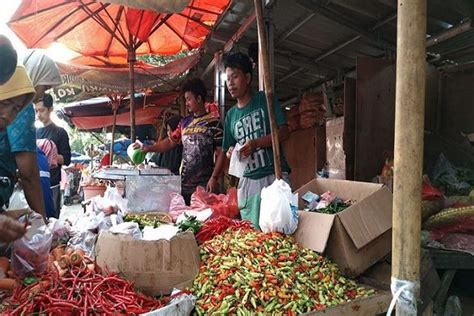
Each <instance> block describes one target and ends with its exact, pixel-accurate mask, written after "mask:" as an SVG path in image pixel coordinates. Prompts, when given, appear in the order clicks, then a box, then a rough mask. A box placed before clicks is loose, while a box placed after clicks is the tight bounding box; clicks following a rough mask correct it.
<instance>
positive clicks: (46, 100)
mask: <svg viewBox="0 0 474 316" xmlns="http://www.w3.org/2000/svg"><path fill="white" fill-rule="evenodd" d="M39 102H43V106H44V107H47V108H48V109H49V108H52V107H53V97H52V96H51V95H50V94H48V93H45V94H44V96H43V97H42V98H41V99H39Z"/></svg>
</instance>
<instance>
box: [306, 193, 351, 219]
mask: <svg viewBox="0 0 474 316" xmlns="http://www.w3.org/2000/svg"><path fill="white" fill-rule="evenodd" d="M302 199H303V200H304V201H306V203H307V204H306V207H305V208H306V209H307V210H308V211H310V212H318V213H323V214H337V213H339V212H342V211H344V210H345V209H346V208H348V207H349V206H351V205H352V204H354V202H353V201H351V200H347V201H344V200H343V199H341V198H340V197H338V196H336V195H335V194H334V193H332V192H331V191H326V192H325V193H323V194H321V196H319V195H317V194H315V193H313V192H306V193H305V194H304V195H303V197H302Z"/></svg>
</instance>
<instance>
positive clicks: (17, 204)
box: [8, 183, 29, 210]
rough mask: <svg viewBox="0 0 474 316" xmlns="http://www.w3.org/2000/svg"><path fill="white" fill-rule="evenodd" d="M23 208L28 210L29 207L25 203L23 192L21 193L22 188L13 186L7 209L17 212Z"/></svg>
mask: <svg viewBox="0 0 474 316" xmlns="http://www.w3.org/2000/svg"><path fill="white" fill-rule="evenodd" d="M23 208H29V206H28V202H27V201H26V197H25V192H24V191H23V188H22V187H21V186H20V185H19V184H18V183H17V184H15V188H14V189H13V194H12V195H11V197H10V202H9V203H8V209H10V210H19V209H23Z"/></svg>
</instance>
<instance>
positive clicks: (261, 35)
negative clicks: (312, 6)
mask: <svg viewBox="0 0 474 316" xmlns="http://www.w3.org/2000/svg"><path fill="white" fill-rule="evenodd" d="M254 4H255V12H256V19H257V29H258V43H259V47H260V52H261V54H260V57H261V64H262V68H263V82H264V86H265V95H266V98H267V108H268V115H269V116H270V131H271V135H272V148H273V162H274V166H275V177H276V178H277V179H281V164H280V140H279V137H278V126H277V124H276V119H275V112H274V111H273V89H272V84H271V77H270V63H269V60H268V41H267V34H266V29H265V22H264V21H263V8H262V1H261V0H254Z"/></svg>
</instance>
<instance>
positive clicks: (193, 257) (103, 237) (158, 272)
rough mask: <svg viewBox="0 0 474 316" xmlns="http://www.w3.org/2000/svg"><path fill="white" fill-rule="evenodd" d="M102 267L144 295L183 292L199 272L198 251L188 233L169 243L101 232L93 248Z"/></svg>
mask: <svg viewBox="0 0 474 316" xmlns="http://www.w3.org/2000/svg"><path fill="white" fill-rule="evenodd" d="M96 259H97V263H98V264H99V265H100V266H101V267H108V269H109V270H110V271H113V272H118V273H120V274H121V275H122V276H123V277H124V278H125V279H127V280H130V281H133V282H135V286H136V287H137V288H138V289H140V290H141V291H142V292H143V293H145V294H147V295H154V296H158V295H163V294H169V293H171V291H172V290H173V288H178V289H184V288H185V287H188V286H190V285H191V284H192V281H193V279H194V277H195V276H196V275H197V273H198V272H199V264H200V257H199V248H198V245H197V243H196V239H195V238H194V235H193V234H192V233H191V232H185V233H180V234H178V235H176V236H175V237H173V238H172V239H171V240H169V241H168V240H157V241H148V240H135V239H132V237H130V236H128V235H119V234H117V235H114V234H112V233H108V232H104V233H102V234H100V235H99V238H98V240H97V245H96Z"/></svg>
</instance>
